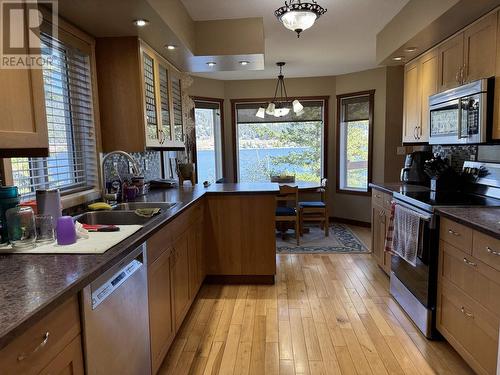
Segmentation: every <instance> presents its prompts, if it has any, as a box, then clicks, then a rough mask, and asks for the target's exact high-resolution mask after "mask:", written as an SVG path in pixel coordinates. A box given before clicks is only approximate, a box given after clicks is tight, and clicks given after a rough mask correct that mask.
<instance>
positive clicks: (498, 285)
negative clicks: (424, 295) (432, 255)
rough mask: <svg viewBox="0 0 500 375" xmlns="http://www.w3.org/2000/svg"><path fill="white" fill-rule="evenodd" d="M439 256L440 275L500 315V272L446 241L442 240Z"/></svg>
mask: <svg viewBox="0 0 500 375" xmlns="http://www.w3.org/2000/svg"><path fill="white" fill-rule="evenodd" d="M439 256H440V258H441V262H442V264H441V267H440V277H443V278H446V279H447V280H448V281H450V282H452V283H453V284H454V285H456V286H457V287H459V288H460V289H461V290H462V291H463V292H465V293H466V294H467V295H469V296H470V297H472V298H473V299H474V300H476V301H477V302H478V303H480V304H481V305H482V306H484V307H485V308H486V309H488V310H489V311H491V312H492V313H493V314H496V315H497V316H500V298H498V296H500V272H498V271H497V270H494V269H493V268H491V267H490V266H488V265H487V264H485V263H483V262H481V261H480V260H478V259H476V258H474V257H473V256H471V255H469V254H466V253H464V252H463V251H461V250H459V249H457V248H456V247H454V246H452V245H449V244H447V243H446V242H444V241H441V244H440V255H439Z"/></svg>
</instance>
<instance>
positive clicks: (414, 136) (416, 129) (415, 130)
mask: <svg viewBox="0 0 500 375" xmlns="http://www.w3.org/2000/svg"><path fill="white" fill-rule="evenodd" d="M417 133H418V126H415V128H414V129H413V138H414V139H418V135H417Z"/></svg>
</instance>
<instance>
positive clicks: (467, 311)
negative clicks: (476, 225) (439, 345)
mask: <svg viewBox="0 0 500 375" xmlns="http://www.w3.org/2000/svg"><path fill="white" fill-rule="evenodd" d="M441 221H442V223H441V236H440V245H439V274H438V299H437V302H438V303H437V321H436V325H437V328H438V330H439V331H440V332H441V333H442V334H443V336H444V337H445V338H446V339H447V340H448V341H449V342H450V344H451V345H452V346H453V347H454V348H455V349H456V350H457V351H458V352H459V353H460V355H461V356H462V357H463V358H464V359H465V360H466V361H467V363H468V364H469V365H470V366H471V367H472V368H473V369H474V371H476V372H477V373H478V374H495V373H496V368H497V354H498V333H499V326H500V299H499V297H498V296H499V295H500V271H498V270H497V269H495V268H494V267H493V266H492V264H490V263H486V262H485V261H484V259H481V258H479V257H478V256H476V254H478V253H481V254H482V250H483V248H486V246H493V245H492V244H494V243H495V241H497V240H496V239H493V238H491V237H489V236H487V235H485V234H483V233H480V232H477V231H475V230H473V229H471V228H468V227H466V226H463V225H459V224H457V223H455V222H453V221H451V220H444V223H443V220H441ZM443 224H444V225H443ZM448 228H453V229H451V230H452V231H453V232H454V233H459V234H460V236H459V237H463V238H462V240H463V239H464V238H466V239H467V241H465V243H464V241H462V242H460V241H458V240H457V238H456V237H457V236H455V235H453V234H452V233H449V232H448ZM471 244H472V245H471ZM488 244H490V245H488ZM456 245H459V246H460V247H458V246H456ZM470 246H472V249H471V247H470ZM484 253H487V252H486V251H484Z"/></svg>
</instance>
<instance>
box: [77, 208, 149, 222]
mask: <svg viewBox="0 0 500 375" xmlns="http://www.w3.org/2000/svg"><path fill="white" fill-rule="evenodd" d="M151 219H152V218H148V217H142V216H139V215H136V214H135V213H134V212H133V211H94V212H86V213H84V214H82V215H80V216H77V217H76V218H75V220H77V221H79V222H80V223H82V224H90V225H96V224H102V225H134V224H139V225H144V224H146V223H147V222H148V221H149V220H151Z"/></svg>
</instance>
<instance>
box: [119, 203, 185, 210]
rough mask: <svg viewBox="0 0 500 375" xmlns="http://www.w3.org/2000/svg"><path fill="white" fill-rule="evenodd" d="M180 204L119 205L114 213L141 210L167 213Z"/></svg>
mask: <svg viewBox="0 0 500 375" xmlns="http://www.w3.org/2000/svg"><path fill="white" fill-rule="evenodd" d="M177 203H178V202H129V203H119V204H117V205H116V206H114V207H113V210H114V211H135V210H137V209H140V208H161V210H162V211H166V210H169V209H171V208H172V207H174V206H175V205H177Z"/></svg>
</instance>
